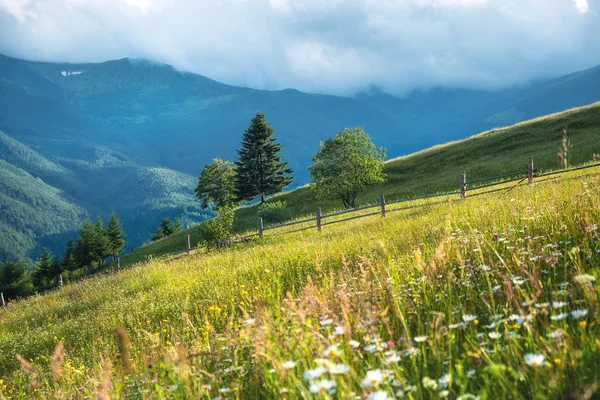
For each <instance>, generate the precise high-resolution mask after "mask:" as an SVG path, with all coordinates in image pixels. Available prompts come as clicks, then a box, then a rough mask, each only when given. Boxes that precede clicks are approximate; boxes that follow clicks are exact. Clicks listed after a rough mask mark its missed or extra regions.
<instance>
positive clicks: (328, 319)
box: [319, 318, 333, 326]
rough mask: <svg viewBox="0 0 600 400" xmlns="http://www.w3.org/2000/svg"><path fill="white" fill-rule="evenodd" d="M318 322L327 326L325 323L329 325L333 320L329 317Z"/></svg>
mask: <svg viewBox="0 0 600 400" xmlns="http://www.w3.org/2000/svg"><path fill="white" fill-rule="evenodd" d="M319 323H320V324H321V325H322V326H327V325H331V324H332V323H333V320H332V319H331V318H323V319H321V320H320V321H319Z"/></svg>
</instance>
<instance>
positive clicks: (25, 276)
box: [0, 259, 32, 299]
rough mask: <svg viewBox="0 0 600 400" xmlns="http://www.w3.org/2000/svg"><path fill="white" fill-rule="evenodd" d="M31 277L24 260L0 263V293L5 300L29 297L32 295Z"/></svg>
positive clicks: (10, 260)
mask: <svg viewBox="0 0 600 400" xmlns="http://www.w3.org/2000/svg"><path fill="white" fill-rule="evenodd" d="M31 289H32V287H31V276H30V274H29V271H28V269H27V264H26V263H25V261H23V260H13V259H9V260H5V261H4V262H2V263H0V292H2V293H4V297H5V299H11V298H15V297H21V296H27V295H28V294H30V293H31Z"/></svg>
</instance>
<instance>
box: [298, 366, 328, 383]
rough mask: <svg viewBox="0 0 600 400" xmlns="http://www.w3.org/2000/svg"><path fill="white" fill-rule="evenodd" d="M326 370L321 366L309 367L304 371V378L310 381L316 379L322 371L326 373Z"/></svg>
mask: <svg viewBox="0 0 600 400" xmlns="http://www.w3.org/2000/svg"><path fill="white" fill-rule="evenodd" d="M326 372H327V370H326V369H325V368H323V367H317V368H315V369H309V370H307V371H304V375H303V376H304V379H305V380H307V381H311V380H313V379H317V378H318V377H320V376H321V375H323V374H324V373H326Z"/></svg>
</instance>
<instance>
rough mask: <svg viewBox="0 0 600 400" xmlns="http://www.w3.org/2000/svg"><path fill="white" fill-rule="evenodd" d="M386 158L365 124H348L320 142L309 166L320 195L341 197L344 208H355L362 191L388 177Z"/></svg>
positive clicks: (383, 150)
mask: <svg viewBox="0 0 600 400" xmlns="http://www.w3.org/2000/svg"><path fill="white" fill-rule="evenodd" d="M384 159H385V149H384V148H383V147H377V146H375V145H374V144H373V142H372V141H371V138H370V137H369V135H367V134H366V133H365V131H364V129H363V128H362V127H358V128H354V129H350V128H346V129H344V130H343V131H341V132H339V133H338V134H336V135H335V136H333V137H332V138H329V139H327V140H326V141H325V142H322V143H321V145H320V147H319V151H318V152H317V153H316V154H315V155H314V156H313V165H311V166H310V167H308V169H309V171H310V176H311V179H312V181H313V187H314V188H315V189H316V192H317V194H318V195H319V196H320V197H322V198H335V197H339V198H341V199H342V202H343V204H344V207H345V208H354V207H355V200H356V196H357V195H358V194H359V193H360V192H361V191H363V190H365V188H367V187H368V186H369V185H373V184H376V183H381V182H383V181H384V180H385V174H384V173H383V165H384Z"/></svg>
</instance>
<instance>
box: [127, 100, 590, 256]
mask: <svg viewBox="0 0 600 400" xmlns="http://www.w3.org/2000/svg"><path fill="white" fill-rule="evenodd" d="M599 126H600V103H595V104H592V105H589V106H586V107H581V108H575V109H572V110H567V111H565V112H561V113H557V114H553V115H548V116H545V117H542V118H537V119H534V120H531V121H527V122H523V123H520V124H517V125H513V126H510V127H507V128H498V129H495V130H492V131H488V132H484V133H481V134H479V135H476V136H473V137H471V138H468V139H465V140H461V141H456V142H452V143H447V144H444V145H440V146H435V147H432V148H430V149H427V150H424V151H421V152H418V153H415V154H411V155H408V156H404V157H399V158H396V159H392V160H390V161H388V162H387V163H386V165H385V169H384V171H385V173H386V174H387V179H386V181H385V183H383V184H381V185H375V186H373V187H371V188H369V189H368V190H367V191H365V192H364V193H362V194H360V196H359V197H358V199H357V205H359V206H360V205H365V204H373V203H376V202H377V200H378V198H379V194H380V193H382V194H384V195H385V197H386V200H388V201H392V200H400V199H406V198H412V197H418V196H423V195H427V194H432V193H438V192H448V191H455V190H458V182H459V175H460V174H461V173H462V172H463V171H466V172H467V181H474V180H477V179H483V178H488V177H492V176H498V175H504V174H507V173H512V172H519V171H525V170H526V168H527V162H528V161H529V157H533V158H534V164H535V168H536V169H538V170H540V171H548V170H552V169H556V168H558V163H557V157H556V156H557V153H558V152H559V151H560V150H561V149H562V131H563V128H564V129H567V132H568V135H569V139H570V140H571V144H572V149H571V152H570V164H571V165H579V164H582V163H585V162H589V161H590V160H592V158H593V157H594V154H599V155H600V140H599V139H598V138H599V137H600V128H598V127H599ZM278 200H281V201H285V202H286V203H287V212H288V214H289V217H290V219H297V218H301V219H302V218H305V217H306V216H314V212H315V208H316V207H317V206H320V207H321V208H322V210H323V212H324V213H328V212H332V211H335V210H339V209H341V201H340V200H337V199H334V200H323V199H317V198H316V196H315V193H314V192H313V191H312V190H311V188H310V187H302V188H299V189H297V190H294V191H292V192H289V193H286V194H282V195H277V196H274V197H272V198H271V199H270V200H268V201H271V202H272V201H278ZM257 218H258V207H257V206H252V207H242V208H240V209H238V210H237V212H236V220H235V226H234V229H235V230H236V232H238V233H244V232H246V231H248V230H253V229H256V225H257ZM269 223H270V222H269V221H268V220H265V225H269ZM187 234H190V235H191V237H192V244H196V243H197V242H198V240H199V239H200V237H199V232H198V229H197V228H191V229H189V230H188V231H186V232H181V233H179V234H178V235H175V236H173V237H171V238H167V239H165V240H163V241H161V242H160V243H153V244H150V245H147V246H144V247H142V248H139V249H137V250H135V251H134V252H132V253H131V254H128V255H126V256H125V257H123V263H124V264H129V263H133V262H138V261H143V260H145V259H146V258H147V257H148V256H159V255H161V254H165V253H170V252H175V251H180V250H183V249H185V240H186V239H185V236H186V235H187Z"/></svg>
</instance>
